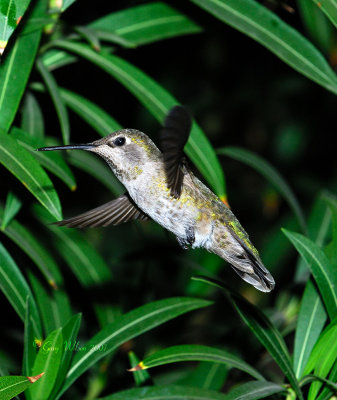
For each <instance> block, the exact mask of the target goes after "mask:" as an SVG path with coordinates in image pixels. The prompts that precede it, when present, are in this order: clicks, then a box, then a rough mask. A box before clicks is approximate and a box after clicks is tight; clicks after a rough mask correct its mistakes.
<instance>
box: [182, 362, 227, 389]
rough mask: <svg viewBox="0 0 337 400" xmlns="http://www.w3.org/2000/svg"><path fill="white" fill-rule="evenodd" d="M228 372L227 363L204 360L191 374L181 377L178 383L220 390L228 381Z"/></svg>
mask: <svg viewBox="0 0 337 400" xmlns="http://www.w3.org/2000/svg"><path fill="white" fill-rule="evenodd" d="M228 372H229V368H228V367H226V365H225V364H217V363H212V362H207V361H204V362H201V363H199V365H198V366H197V367H196V368H195V369H194V370H193V371H192V372H191V373H190V374H189V375H187V376H186V377H182V378H180V379H179V381H178V382H177V384H179V385H187V386H193V387H197V388H202V389H211V390H220V389H221V388H222V387H223V385H224V383H225V381H226V378H227V375H228Z"/></svg>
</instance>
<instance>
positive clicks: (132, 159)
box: [37, 106, 275, 292]
mask: <svg viewBox="0 0 337 400" xmlns="http://www.w3.org/2000/svg"><path fill="white" fill-rule="evenodd" d="M191 124H192V121H191V117H190V115H189V113H188V112H187V111H186V110H185V108H183V107H181V106H175V107H173V108H172V109H171V110H170V111H169V113H168V115H167V117H166V119H165V121H164V125H163V127H162V129H161V131H160V149H161V150H159V149H158V147H157V146H156V145H155V144H154V143H153V142H152V140H151V139H150V138H149V137H148V136H147V135H145V133H143V132H140V131H138V130H135V129H121V130H118V131H116V132H113V133H111V134H110V135H108V136H106V137H104V138H102V139H99V140H96V141H94V142H92V143H88V144H79V145H68V146H53V147H43V148H40V149H37V150H38V151H46V150H48V151H49V150H70V149H81V150H86V151H90V152H93V153H96V154H98V155H100V156H101V157H102V158H103V159H104V160H105V161H106V162H107V163H108V165H109V166H110V168H111V169H112V171H113V172H114V174H115V175H116V177H117V178H118V179H119V180H120V181H121V182H122V184H123V185H124V186H125V188H126V190H127V193H125V194H123V195H121V196H120V197H118V198H116V199H114V200H112V201H110V202H108V203H106V204H103V205H102V206H100V207H97V208H94V209H93V210H90V211H87V212H85V213H83V214H80V215H78V216H75V217H73V218H69V219H65V220H63V221H60V222H57V223H56V224H57V225H60V226H67V227H70V228H74V227H77V228H86V227H98V226H108V225H119V224H121V223H123V222H127V221H130V220H135V219H139V220H143V221H144V220H147V219H153V220H154V221H156V222H157V223H158V224H160V225H161V226H163V227H164V228H166V229H168V230H169V231H171V232H172V233H173V234H174V235H176V237H177V240H178V243H179V244H180V246H181V247H182V248H183V249H187V248H188V247H189V246H191V247H192V248H196V247H203V248H205V249H206V250H208V251H209V252H212V253H215V254H217V255H218V256H220V257H221V258H223V259H224V260H226V261H227V262H228V263H229V264H230V265H231V267H232V268H233V269H234V271H235V272H236V273H237V274H238V275H240V276H241V278H242V279H244V280H245V281H246V282H248V283H250V284H252V285H253V286H255V288H256V289H258V290H261V291H263V292H269V291H271V290H272V289H273V288H274V285H275V282H274V279H273V277H272V276H271V274H270V273H269V272H268V270H267V269H266V268H265V267H264V266H263V264H262V261H261V259H260V257H259V253H258V251H257V250H256V249H255V247H254V246H253V245H252V243H251V242H250V240H249V237H248V235H247V233H246V232H245V230H244V229H243V228H242V226H241V225H240V223H239V221H238V220H237V219H236V217H235V216H234V214H233V213H232V211H231V210H230V209H229V208H228V207H227V206H226V205H225V204H224V203H223V202H222V201H221V200H220V199H219V198H218V197H217V196H216V195H215V194H214V193H213V192H212V191H211V190H210V189H209V188H208V187H206V186H205V185H204V184H203V183H202V182H201V181H200V180H199V179H198V178H197V177H196V176H195V175H194V174H193V172H192V171H191V170H190V168H189V166H188V164H187V161H186V159H185V157H184V153H183V149H184V146H185V144H186V142H187V140H188V137H189V133H190V130H191Z"/></svg>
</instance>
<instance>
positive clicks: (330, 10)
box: [312, 0, 337, 28]
mask: <svg viewBox="0 0 337 400" xmlns="http://www.w3.org/2000/svg"><path fill="white" fill-rule="evenodd" d="M312 1H313V2H314V3H315V4H317V6H318V7H319V8H320V9H321V10H322V11H323V12H324V13H325V14H326V15H327V17H328V18H329V19H330V21H331V22H332V23H333V24H334V25H335V27H336V28H337V4H336V1H335V0H324V1H321V0H312Z"/></svg>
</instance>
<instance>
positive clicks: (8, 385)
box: [0, 375, 42, 400]
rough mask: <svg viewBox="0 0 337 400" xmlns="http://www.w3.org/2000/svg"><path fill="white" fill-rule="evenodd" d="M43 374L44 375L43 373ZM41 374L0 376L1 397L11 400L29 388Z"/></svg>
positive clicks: (3, 399)
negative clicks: (32, 375)
mask: <svg viewBox="0 0 337 400" xmlns="http://www.w3.org/2000/svg"><path fill="white" fill-rule="evenodd" d="M41 376H42V375H41ZM41 376H34V377H26V376H2V377H0V399H1V400H10V399H12V398H13V397H15V396H16V395H18V394H20V393H22V392H23V391H24V390H26V389H27V388H29V387H30V386H31V385H32V383H34V382H36V381H37V380H38V379H40V378H41Z"/></svg>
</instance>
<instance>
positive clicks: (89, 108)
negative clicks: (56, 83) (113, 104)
mask: <svg viewBox="0 0 337 400" xmlns="http://www.w3.org/2000/svg"><path fill="white" fill-rule="evenodd" d="M60 93H61V97H62V99H63V101H64V102H65V103H66V104H67V106H68V107H69V108H71V109H72V110H73V111H74V112H75V113H76V114H77V115H78V116H79V117H81V118H83V119H84V121H86V122H87V123H88V124H89V125H90V126H92V127H93V128H94V129H95V130H96V132H97V133H99V134H100V135H101V136H106V135H108V134H109V133H111V132H114V131H117V130H118V129H122V127H121V125H120V124H119V123H118V122H117V121H116V120H115V119H113V118H112V117H110V115H109V114H108V113H107V112H106V111H104V110H103V109H102V108H100V107H98V106H97V105H96V104H94V103H92V102H91V101H89V100H88V99H86V98H85V97H83V96H80V95H78V94H76V93H74V92H71V91H69V90H66V89H60Z"/></svg>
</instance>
